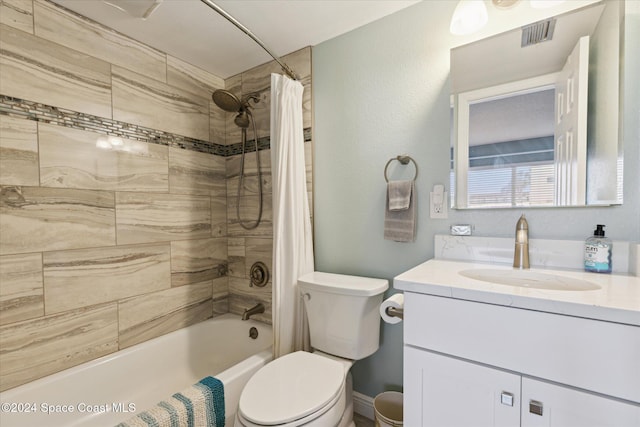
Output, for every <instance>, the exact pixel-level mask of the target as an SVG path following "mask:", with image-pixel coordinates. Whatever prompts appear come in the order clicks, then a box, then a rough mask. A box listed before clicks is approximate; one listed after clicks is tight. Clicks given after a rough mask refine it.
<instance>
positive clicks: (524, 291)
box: [393, 259, 640, 326]
mask: <svg viewBox="0 0 640 427" xmlns="http://www.w3.org/2000/svg"><path fill="white" fill-rule="evenodd" d="M469 269H492V270H497V269H498V270H499V269H504V270H505V272H507V271H513V270H514V269H513V267H511V266H509V265H504V264H502V265H500V264H487V263H479V262H464V261H462V262H461V261H449V260H442V259H432V260H429V261H426V262H424V263H422V264H420V265H418V266H416V267H414V268H412V269H411V270H408V271H405V272H404V273H402V274H400V275H398V276H396V277H395V278H394V280H393V287H394V288H395V289H399V290H402V291H405V292H416V293H422V294H428V295H436V296H442V297H448V298H456V299H462V300H469V301H477V302H482V303H488V304H496V305H503V306H509V307H517V308H523V309H529V310H536V311H543V312H549V313H555V314H563V315H569V316H576V317H584V318H588V319H596V320H604V321H609V322H617V323H624V324H628V325H635V326H640V277H638V276H626V275H619V274H598V273H587V272H584V271H578V270H552V269H543V268H531V270H529V271H531V272H536V273H542V274H551V275H557V276H563V277H568V278H573V279H578V280H585V281H588V282H591V283H594V284H596V285H598V286H599V287H600V288H599V289H596V290H580V291H567V290H548V289H536V288H528V287H522V286H511V285H501V284H497V283H489V282H485V281H481V280H476V279H471V278H468V277H464V276H462V275H460V274H459V273H460V272H461V271H463V270H469Z"/></svg>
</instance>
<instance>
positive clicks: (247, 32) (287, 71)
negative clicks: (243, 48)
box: [200, 0, 300, 80]
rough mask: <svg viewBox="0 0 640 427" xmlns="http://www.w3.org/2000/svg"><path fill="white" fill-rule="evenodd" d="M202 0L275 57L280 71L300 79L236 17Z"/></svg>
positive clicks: (209, 1) (207, 0) (210, 2)
mask: <svg viewBox="0 0 640 427" xmlns="http://www.w3.org/2000/svg"><path fill="white" fill-rule="evenodd" d="M200 1H202V3H204V4H206V5H207V6H209V7H210V8H211V9H213V10H215V11H216V12H218V13H219V14H220V15H221V16H222V17H224V18H225V19H226V20H227V21H229V22H231V23H232V24H233V25H235V26H236V27H238V29H239V30H240V31H242V32H243V33H245V34H246V35H248V36H249V37H251V39H253V41H254V42H256V43H258V45H259V46H260V47H261V48H263V49H264V50H265V51H266V52H267V53H268V54H269V55H271V57H272V58H273V59H275V61H276V62H277V63H278V64H279V65H280V67H281V68H282V71H284V73H285V74H286V75H287V76H289V77H291V78H292V79H293V80H300V78H299V77H298V75H297V74H296V73H295V72H294V71H293V70H292V69H291V68H290V67H289V66H288V65H287V64H285V63H284V62H282V61H281V60H280V58H279V57H278V56H277V55H276V54H274V53H273V52H271V50H269V49H268V48H267V47H266V46H265V45H264V43H262V41H261V40H260V39H259V38H258V37H257V36H256V35H255V34H253V33H252V32H251V31H249V29H248V28H247V27H245V26H244V25H242V24H241V23H240V22H238V20H237V19H235V18H234V17H233V16H231V15H229V14H228V13H227V12H225V11H224V9H222V8H221V7H220V6H218V5H217V4H215V3H214V2H213V1H211V0H200Z"/></svg>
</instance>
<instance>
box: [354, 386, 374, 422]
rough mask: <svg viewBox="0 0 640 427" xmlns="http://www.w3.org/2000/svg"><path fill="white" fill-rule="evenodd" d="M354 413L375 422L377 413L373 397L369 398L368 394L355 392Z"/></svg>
mask: <svg viewBox="0 0 640 427" xmlns="http://www.w3.org/2000/svg"><path fill="white" fill-rule="evenodd" d="M353 412H355V413H356V414H360V415H362V416H363V417H366V418H369V419H370V420H373V419H374V418H375V411H374V409H373V397H369V396H367V395H366V394H362V393H358V392H357V391H354V392H353Z"/></svg>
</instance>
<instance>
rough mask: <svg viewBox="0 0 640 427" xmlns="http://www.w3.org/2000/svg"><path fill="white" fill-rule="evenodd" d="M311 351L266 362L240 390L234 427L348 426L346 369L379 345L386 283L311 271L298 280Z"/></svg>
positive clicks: (349, 406) (350, 405) (349, 400)
mask: <svg viewBox="0 0 640 427" xmlns="http://www.w3.org/2000/svg"><path fill="white" fill-rule="evenodd" d="M298 287H299V290H300V293H301V294H302V298H303V300H304V305H305V308H306V311H307V318H308V321H309V333H310V341H311V347H312V348H313V349H314V351H313V352H311V353H309V352H304V351H297V352H294V353H290V354H287V355H285V356H282V357H280V358H278V359H276V360H274V361H272V362H271V363H268V364H267V365H265V366H264V367H262V368H261V369H260V370H259V371H258V372H256V373H255V374H254V375H253V377H251V379H250V380H249V381H248V382H247V385H246V386H245V388H244V389H243V391H242V394H241V396H240V402H239V404H238V412H237V415H236V421H235V426H236V427H258V426H279V427H297V426H305V427H334V426H339V427H353V426H354V423H353V403H352V397H351V396H352V386H351V375H350V373H349V370H350V369H351V366H352V365H353V362H354V361H355V360H359V359H364V358H365V357H367V356H370V355H372V354H373V353H375V352H376V351H377V350H378V346H379V344H380V317H379V307H380V304H381V303H382V297H383V294H384V291H386V290H387V289H388V287H389V282H388V281H387V280H383V279H372V278H368V277H357V276H347V275H342V274H332V273H322V272H313V273H309V274H306V275H304V276H302V277H300V278H299V279H298Z"/></svg>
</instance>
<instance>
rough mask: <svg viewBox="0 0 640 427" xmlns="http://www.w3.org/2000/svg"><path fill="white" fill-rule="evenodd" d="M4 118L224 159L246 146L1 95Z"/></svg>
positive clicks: (262, 145) (266, 141)
mask: <svg viewBox="0 0 640 427" xmlns="http://www.w3.org/2000/svg"><path fill="white" fill-rule="evenodd" d="M0 115H7V116H10V117H18V118H23V119H27V120H33V121H36V122H42V123H50V124H53V125H58V126H65V127H69V128H74V129H81V130H86V131H91V132H99V133H103V134H106V135H113V136H118V137H121V138H127V139H132V140H136V141H142V142H147V143H151V144H158V145H165V146H168V147H174V148H182V149H184V150H190V151H198V152H201V153H207V154H214V155H218V156H222V157H228V156H235V155H237V154H241V153H242V143H235V144H230V145H223V144H216V143H213V142H208V141H203V140H200V139H195V138H190V137H187V136H182V135H177V134H175V133H170V132H165V131H161V130H157V129H151V128H147V127H144V126H138V125H134V124H131V123H126V122H121V121H118V120H112V119H107V118H103V117H98V116H94V115H92V114H86V113H80V112H77V111H72V110H68V109H65V108H59V107H54V106H51V105H46V104H42V103H39V102H33V101H27V100H24V99H20V98H14V97H10V96H6V95H0ZM304 141H305V142H309V141H311V128H306V129H304ZM270 146H271V144H270V138H269V137H262V138H258V150H266V149H269V148H270ZM254 147H255V146H254V144H253V142H252V141H248V142H247V144H246V150H245V151H246V152H251V151H255V149H254Z"/></svg>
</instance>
